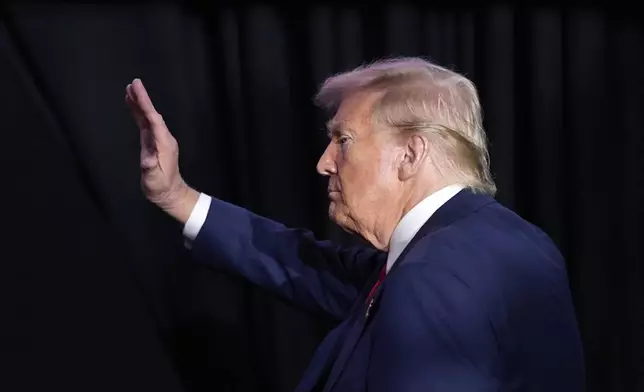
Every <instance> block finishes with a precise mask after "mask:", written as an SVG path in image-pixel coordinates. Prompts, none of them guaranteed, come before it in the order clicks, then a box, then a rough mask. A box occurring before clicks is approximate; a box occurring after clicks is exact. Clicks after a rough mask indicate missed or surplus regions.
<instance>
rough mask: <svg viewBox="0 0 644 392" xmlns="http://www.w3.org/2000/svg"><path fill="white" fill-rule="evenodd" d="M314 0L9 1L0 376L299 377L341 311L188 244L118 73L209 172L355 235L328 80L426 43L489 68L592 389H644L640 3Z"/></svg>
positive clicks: (81, 384)
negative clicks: (217, 265) (155, 188)
mask: <svg viewBox="0 0 644 392" xmlns="http://www.w3.org/2000/svg"><path fill="white" fill-rule="evenodd" d="M195 4H196V3H195ZM303 4H304V3H301V2H300V3H296V5H286V4H285V5H281V6H278V5H271V4H270V3H264V4H261V5H252V6H251V5H247V6H244V7H241V6H240V7H232V6H229V7H225V8H209V7H207V6H200V5H190V4H188V5H186V4H182V5H172V4H171V3H164V4H161V5H151V4H150V5H146V4H138V5H107V4H105V5H93V6H90V5H70V4H54V5H35V4H27V5H21V6H18V5H13V6H6V7H5V8H3V13H2V21H1V24H0V94H1V97H2V101H1V104H0V130H1V131H2V133H1V135H2V139H1V140H2V143H0V146H1V148H2V150H1V151H2V153H1V154H0V155H1V156H2V163H3V164H2V169H3V170H2V177H0V178H2V181H1V183H2V188H1V191H2V192H1V194H2V205H1V207H2V216H3V222H4V225H3V226H4V234H3V235H2V239H3V241H2V242H3V249H2V255H1V261H0V279H1V281H0V287H1V291H0V293H1V295H0V298H2V305H1V307H0V310H1V313H0V314H1V316H0V317H1V320H0V325H1V327H0V331H1V333H0V336H1V340H0V354H1V359H2V362H0V363H1V364H2V365H1V366H0V389H1V390H3V391H41V390H61V391H67V392H72V391H157V392H163V391H172V392H175V391H177V392H178V391H260V390H261V391H289V390H293V388H294V387H295V385H296V384H297V382H298V380H299V377H300V375H301V374H302V372H303V370H304V369H305V367H306V366H307V364H308V361H309V359H310V357H311V356H312V354H313V352H314V350H315V348H316V345H317V344H318V342H319V341H320V340H321V339H322V337H323V336H324V334H325V333H326V332H327V331H328V329H329V328H330V327H331V324H330V323H329V321H328V320H325V319H323V318H321V317H320V316H319V315H313V314H306V313H303V312H302V311H301V310H299V309H295V308H293V307H291V306H290V305H289V304H285V303H283V302H281V301H279V300H278V299H277V298H274V297H271V296H269V295H267V294H266V293H265V292H263V291H261V289H259V288H256V287H253V286H251V285H249V284H248V283H246V282H244V281H242V280H239V279H236V278H233V277H230V276H228V275H225V274H222V273H220V272H219V271H217V270H209V269H205V268H203V267H198V266H196V265H195V264H194V263H191V260H190V257H189V253H188V252H187V251H186V250H185V249H184V247H183V240H182V238H181V227H179V226H178V225H177V224H176V223H175V222H173V221H172V220H171V219H170V218H168V217H167V216H165V215H163V214H162V213H161V212H160V211H159V210H157V209H156V208H155V207H153V206H151V205H150V204H149V203H148V202H147V201H145V200H144V198H143V196H142V194H141V192H140V188H139V169H138V157H139V150H138V149H139V145H138V134H137V130H136V128H135V126H134V124H133V122H132V120H131V118H130V117H129V113H128V111H127V110H126V107H125V105H124V103H123V97H124V88H125V85H126V84H127V83H128V82H130V81H131V80H132V79H133V78H135V77H139V78H142V80H143V81H144V83H145V85H146V86H147V88H148V90H149V92H150V94H151V96H152V98H153V100H154V102H155V104H156V106H157V108H158V109H159V111H160V112H161V113H162V114H163V115H164V118H165V120H166V122H167V123H168V125H169V126H170V128H171V130H172V131H173V133H174V134H175V136H176V137H177V139H178V141H179V143H180V148H181V165H182V171H183V174H184V176H185V178H186V180H187V181H188V182H189V183H190V184H192V185H193V186H194V187H196V188H198V189H199V190H202V191H204V192H208V193H210V194H212V195H214V196H217V197H220V198H223V199H225V200H227V201H231V202H234V203H236V204H239V205H242V206H244V207H247V208H249V209H251V210H253V211H255V212H257V213H259V214H263V215H265V216H268V217H271V218H274V219H276V220H279V221H282V222H284V223H285V224H287V225H289V226H301V227H307V228H310V229H312V230H314V231H315V232H316V234H317V235H318V236H319V237H321V238H331V239H334V240H337V241H343V242H351V241H356V240H355V239H352V238H349V237H348V236H346V235H344V234H343V233H341V231H340V230H339V229H338V228H337V227H335V226H332V225H331V224H329V223H328V220H327V217H326V210H327V202H326V196H325V194H324V189H325V184H324V182H323V180H322V179H321V178H319V176H318V175H317V174H316V172H315V164H316V161H317V159H318V156H319V154H321V153H322V151H323V149H324V147H325V144H326V136H325V133H324V132H323V131H322V128H323V124H324V121H325V118H324V117H323V115H322V113H321V112H319V111H318V110H316V109H315V108H314V107H313V105H312V101H311V98H312V96H313V94H314V93H315V90H316V87H317V86H318V85H319V84H320V83H321V82H322V81H323V80H324V78H325V77H327V76H329V75H331V74H333V73H336V72H340V71H344V70H347V69H350V68H353V67H355V66H358V65H360V64H363V63H365V62H368V61H371V60H374V59H377V58H380V57H385V56H407V55H413V56H424V57H427V58H430V59H433V60H435V61H437V62H439V63H441V64H444V65H448V66H452V67H453V68H454V69H456V70H458V71H461V72H463V73H465V74H466V75H467V76H469V77H470V78H471V79H472V80H473V81H474V82H475V83H476V84H477V86H478V87H479V89H480V93H481V97H482V102H483V105H484V109H485V123H486V128H487V131H488V133H489V136H490V140H491V155H492V161H493V170H494V173H495V176H496V178H497V182H498V186H499V188H500V192H499V194H498V200H499V201H501V202H502V203H504V204H506V205H508V206H509V207H511V208H514V209H515V210H516V211H517V212H518V213H520V214H521V215H522V216H523V217H525V218H526V219H528V220H530V221H532V222H534V223H535V224H537V225H539V226H541V227H542V228H543V229H544V230H545V231H547V232H548V233H549V234H550V235H551V236H552V238H553V239H554V240H555V241H556V242H557V244H558V245H559V246H560V248H561V250H562V252H563V253H564V254H565V256H566V257H567V260H568V263H569V264H568V265H569V277H570V283H571V287H572V290H573V293H574V299H575V304H576V308H577V314H578V318H579V322H580V325H581V330H582V333H583V339H584V346H585V352H586V357H587V369H588V386H589V388H588V390H589V391H610V392H616V391H629V392H631V391H632V392H635V391H642V390H644V374H643V373H644V341H643V334H644V309H643V308H644V267H643V266H642V263H643V261H644V245H643V243H644V241H643V239H644V230H643V226H644V223H643V221H644V213H643V208H642V204H643V203H644V190H643V187H642V183H643V182H644V169H643V166H644V158H642V153H643V152H644V130H643V129H642V113H643V112H644V110H643V109H644V74H643V72H644V28H643V27H642V20H641V18H640V17H639V16H637V12H636V11H634V9H628V10H627V9H621V10H612V9H605V8H604V9H599V8H584V9H582V8H574V9H573V8H568V9H563V8H561V9H556V8H521V7H519V6H517V7H514V8H513V7H510V6H504V5H495V6H489V7H488V6H486V7H479V8H471V9H468V8H458V9H457V8H453V9H451V8H446V7H442V8H432V7H430V6H425V7H420V6H412V5H389V6H384V5H383V6H380V5H375V4H371V5H364V6H360V5H358V4H345V5H344V6H325V5H315V6H313V5H311V6H304V5H303ZM544 289H547V288H544Z"/></svg>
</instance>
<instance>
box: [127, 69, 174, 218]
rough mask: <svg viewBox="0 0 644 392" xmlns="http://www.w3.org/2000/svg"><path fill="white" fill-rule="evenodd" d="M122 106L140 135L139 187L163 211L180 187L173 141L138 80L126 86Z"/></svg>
mask: <svg viewBox="0 0 644 392" xmlns="http://www.w3.org/2000/svg"><path fill="white" fill-rule="evenodd" d="M125 102H126V103H127V104H128V106H129V107H130V111H131V112H132V117H133V118H134V120H135V122H136V124H137V126H138V128H139V133H140V141H141V156H140V165H141V187H142V189H143V192H144V193H145V195H146V197H147V198H148V199H149V200H150V201H151V202H153V203H155V204H157V205H159V206H160V207H164V205H169V204H170V203H171V202H172V200H171V199H172V198H173V194H174V193H176V191H177V190H178V189H179V188H180V187H181V185H182V183H183V181H182V179H181V175H180V174H179V148H178V145H177V141H176V140H175V138H174V137H173V136H172V134H171V133H170V131H169V130H168V127H167V126H166V124H165V122H164V121H163V118H162V117H161V115H160V114H159V113H158V112H157V111H156V109H155V108H154V105H153V104H152V101H151V100H150V97H149V96H148V93H147V91H146V90H145V87H144V86H143V83H141V81H140V80H139V79H135V80H134V81H133V82H132V84H129V85H128V86H127V88H126V94H125Z"/></svg>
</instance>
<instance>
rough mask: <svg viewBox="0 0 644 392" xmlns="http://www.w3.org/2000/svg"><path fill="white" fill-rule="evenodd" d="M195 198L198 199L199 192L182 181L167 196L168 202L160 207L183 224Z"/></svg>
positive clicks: (194, 202) (193, 206)
mask: <svg viewBox="0 0 644 392" xmlns="http://www.w3.org/2000/svg"><path fill="white" fill-rule="evenodd" d="M197 200H199V192H197V191H196V190H195V189H193V188H191V187H190V186H188V184H186V183H185V182H183V181H182V182H181V184H179V185H178V186H177V188H176V189H175V190H174V191H173V192H172V194H171V195H170V197H169V198H168V203H167V204H166V205H164V206H162V207H161V208H162V209H163V211H165V212H166V213H167V214H169V215H170V216H172V217H173V218H174V219H176V220H177V221H179V222H180V223H181V224H184V225H185V224H186V222H188V219H189V218H190V214H191V213H192V210H193V209H194V208H195V205H196V204H197Z"/></svg>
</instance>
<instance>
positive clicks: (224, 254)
mask: <svg viewBox="0 0 644 392" xmlns="http://www.w3.org/2000/svg"><path fill="white" fill-rule="evenodd" d="M209 199H210V205H209V207H207V213H206V216H205V219H202V220H203V224H202V225H201V226H200V227H199V229H198V232H197V233H196V236H195V238H194V240H193V241H190V247H191V248H192V252H193V254H194V255H195V257H196V258H197V259H198V260H199V261H200V262H203V263H205V264H207V265H210V266H213V267H217V268H221V269H224V270H227V271H229V272H232V273H234V274H237V275H241V276H243V277H245V278H247V279H248V280H250V281H251V282H253V283H255V284H257V285H258V286H260V287H262V288H264V289H266V290H268V291H271V292H273V293H275V294H277V295H279V296H280V297H282V298H284V299H286V300H288V301H290V302H292V303H294V304H295V305H299V306H301V307H305V308H308V309H311V310H313V311H322V312H324V313H327V314H329V315H331V316H332V317H335V318H337V319H343V318H344V317H345V316H346V314H347V312H348V311H349V310H350V308H351V306H352V305H353V303H354V301H355V300H356V299H357V297H358V295H359V294H360V292H361V290H362V288H363V287H364V285H365V284H366V282H367V280H368V279H369V277H370V276H371V275H373V273H374V272H375V270H376V269H377V268H378V266H380V265H381V264H382V263H384V260H385V257H386V255H385V254H384V253H382V252H379V251H377V250H375V249H371V248H366V247H355V248H341V247H339V246H336V245H333V244H332V243H330V242H327V241H318V240H316V239H315V238H314V236H313V234H312V233H311V232H310V231H307V230H303V229H295V228H288V227H285V226H284V225H282V224H280V223H278V222H275V221H272V220H270V219H267V218H264V217H261V216H258V215H256V214H253V213H252V212H250V211H248V210H246V209H244V208H241V207H238V206H235V205H233V204H230V203H227V202H224V201H222V200H218V199H216V198H209ZM204 211H206V210H205V209H204ZM200 223H201V222H200ZM193 231H195V232H196V230H194V229H193Z"/></svg>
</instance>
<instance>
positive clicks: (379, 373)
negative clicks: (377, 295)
mask: <svg viewBox="0 0 644 392" xmlns="http://www.w3.org/2000/svg"><path fill="white" fill-rule="evenodd" d="M385 282H386V281H385ZM386 283H389V284H388V285H387V287H385V290H386V291H383V294H382V297H381V304H380V309H379V312H378V319H377V322H376V321H374V339H373V346H372V356H371V361H370V367H369V375H368V390H369V391H370V392H381V391H382V392H385V391H399V392H416V391H418V392H420V391H423V392H425V391H432V392H465V391H467V392H488V391H490V392H491V391H497V390H499V385H498V383H497V379H496V377H495V374H496V371H497V369H496V366H497V364H498V362H497V359H498V351H497V350H498V348H497V340H496V334H495V331H494V327H493V326H492V322H491V320H490V318H489V317H488V315H487V312H486V306H485V301H484V299H483V298H482V297H483V296H482V295H481V293H475V292H474V291H472V289H471V286H470V285H469V284H468V283H467V280H466V279H464V277H463V276H459V274H458V272H456V271H453V270H449V269H448V268H442V267H438V268H435V267H434V266H428V265H420V264H416V265H406V266H401V268H400V270H399V271H396V274H394V275H392V277H391V281H390V282H386Z"/></svg>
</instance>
